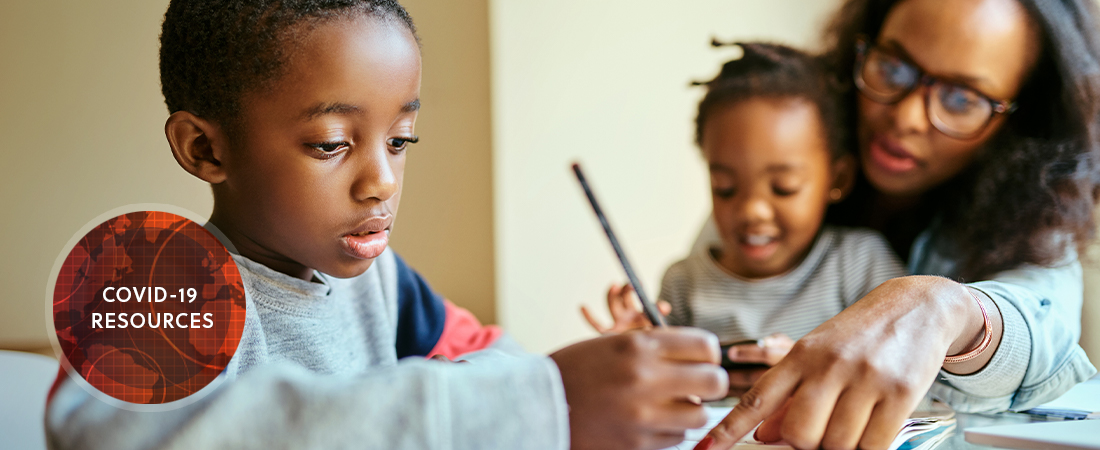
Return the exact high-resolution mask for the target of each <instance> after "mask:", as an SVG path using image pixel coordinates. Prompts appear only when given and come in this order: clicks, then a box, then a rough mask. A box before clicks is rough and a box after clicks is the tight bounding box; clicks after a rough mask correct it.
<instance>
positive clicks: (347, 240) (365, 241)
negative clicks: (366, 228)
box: [340, 230, 390, 259]
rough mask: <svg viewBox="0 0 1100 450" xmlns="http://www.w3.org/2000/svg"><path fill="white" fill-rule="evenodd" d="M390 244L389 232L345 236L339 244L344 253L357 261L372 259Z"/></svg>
mask: <svg viewBox="0 0 1100 450" xmlns="http://www.w3.org/2000/svg"><path fill="white" fill-rule="evenodd" d="M389 242H390V230H382V231H370V232H367V233H364V234H348V235H345V236H344V238H343V239H341V240H340V243H341V244H343V247H344V253H347V254H348V255H349V256H352V257H354V258H359V259H374V258H377V257H379V256H380V255H382V252H384V251H386V245H388V244H389Z"/></svg>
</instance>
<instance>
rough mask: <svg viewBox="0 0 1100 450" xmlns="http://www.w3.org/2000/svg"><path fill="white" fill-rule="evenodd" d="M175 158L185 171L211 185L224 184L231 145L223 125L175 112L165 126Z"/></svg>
mask: <svg viewBox="0 0 1100 450" xmlns="http://www.w3.org/2000/svg"><path fill="white" fill-rule="evenodd" d="M164 135H165V136H166V137H167V138H168V145H170V146H171V147H172V156H174V157H175V158H176V162H177V163H179V165H180V167H183V170H186V171H187V172H188V173H190V174H191V175H194V176H196V177H198V178H199V179H201V180H203V181H205V182H207V183H210V184H218V183H221V182H222V181H225V177H226V174H225V167H224V165H223V163H224V162H225V157H226V156H228V150H229V145H228V142H227V139H226V136H225V133H223V132H222V129H221V127H220V126H218V125H217V124H215V123H214V122H211V121H209V120H206V119H203V118H202V117H199V116H196V115H194V114H192V113H189V112H187V111H176V112H174V113H172V115H171V116H169V117H168V121H167V122H165V123H164Z"/></svg>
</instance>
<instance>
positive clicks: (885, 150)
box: [869, 138, 917, 173]
mask: <svg viewBox="0 0 1100 450" xmlns="http://www.w3.org/2000/svg"><path fill="white" fill-rule="evenodd" d="M870 147H871V148H870V149H869V150H870V156H871V162H873V163H874V164H875V165H876V166H878V168H880V169H882V170H884V171H886V172H892V173H901V172H908V171H910V170H913V169H915V168H917V159H916V158H914V157H913V155H911V154H910V153H909V152H907V151H905V149H903V148H901V146H900V145H897V144H895V143H892V142H890V141H888V140H887V139H885V138H875V139H873V140H872V141H871V146H870Z"/></svg>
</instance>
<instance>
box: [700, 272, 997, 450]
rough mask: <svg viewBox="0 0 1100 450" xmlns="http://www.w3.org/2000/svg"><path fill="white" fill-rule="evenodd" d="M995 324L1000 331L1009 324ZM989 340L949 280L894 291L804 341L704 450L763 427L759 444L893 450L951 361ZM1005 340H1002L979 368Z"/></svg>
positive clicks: (895, 285)
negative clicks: (901, 431) (947, 360)
mask: <svg viewBox="0 0 1100 450" xmlns="http://www.w3.org/2000/svg"><path fill="white" fill-rule="evenodd" d="M986 301H988V299H987V300H986ZM983 302H985V301H983ZM988 304H990V306H989V308H992V311H996V306H995V305H992V301H988ZM989 308H987V309H989ZM990 319H991V320H996V321H997V322H995V323H994V329H995V330H1000V328H999V327H1000V322H999V320H1000V315H999V314H996V313H995V312H993V313H991V314H990ZM983 333H984V320H983V318H982V314H981V310H980V309H979V307H978V305H977V303H976V302H975V301H974V299H973V297H971V295H970V292H969V291H968V288H966V287H965V286H962V285H960V284H957V283H955V282H953V281H951V280H948V279H945V278H939V277H922V276H911V277H903V278H897V279H894V280H890V281H887V282H885V283H883V284H882V285H880V286H879V287H878V288H876V289H875V290H873V291H871V293H869V294H867V296H866V297H864V298H863V299H861V300H860V301H858V302H856V303H855V304H854V305H852V306H850V307H849V308H848V309H845V310H844V311H842V312H841V313H840V314H838V315H837V316H836V317H834V318H832V319H829V320H828V321H826V322H825V323H824V324H822V325H821V326H819V327H817V328H816V329H814V330H813V331H812V332H810V334H807V335H806V336H805V337H803V338H802V339H799V340H798V342H796V343H795V344H794V346H793V347H792V348H791V351H790V353H789V354H788V355H787V356H786V357H785V358H783V359H782V360H781V361H779V363H778V364H776V365H775V367H773V368H772V369H771V370H768V371H767V372H766V373H765V374H763V376H761V377H760V380H759V381H757V382H756V384H755V385H754V386H753V387H752V389H750V390H749V391H748V392H747V393H746V394H745V395H743V396H742V397H741V402H740V403H738V404H737V406H736V407H734V409H733V411H732V412H730V414H729V416H727V417H726V418H725V419H724V420H723V421H722V423H720V424H719V425H718V426H716V427H715V428H714V429H713V430H711V431H710V433H709V434H708V435H707V438H706V439H704V440H703V441H701V442H700V443H699V446H697V447H696V448H697V449H700V450H702V449H710V450H725V449H728V448H730V447H732V446H733V444H734V443H736V442H737V440H738V439H740V438H741V437H742V436H744V435H745V434H747V433H748V432H749V431H750V430H752V429H753V427H755V426H756V425H757V424H760V428H759V429H758V430H757V434H756V438H757V439H759V440H762V441H765V442H774V441H778V440H780V439H782V440H785V441H787V443H789V444H790V445H791V446H793V447H795V448H821V447H824V448H870V449H877V448H887V447H888V446H889V445H890V442H891V441H892V440H893V439H894V436H895V435H897V432H898V430H899V429H900V428H901V425H902V423H903V422H904V421H905V419H906V418H907V417H908V416H909V414H910V413H911V412H912V411H913V409H915V408H916V407H917V404H918V403H919V402H920V400H921V398H923V396H924V395H925V393H926V392H927V391H928V388H929V387H931V385H932V383H933V382H934V381H935V379H936V375H937V373H938V372H939V370H940V367H941V366H943V364H944V357H945V356H947V355H954V354H958V353H962V352H965V351H966V350H967V349H969V348H973V347H972V346H973V342H974V341H975V340H976V339H980V336H982V335H983ZM999 340H1000V333H999V332H998V331H995V333H994V343H993V344H992V345H990V347H989V349H988V350H986V351H985V352H983V354H982V356H981V357H979V358H978V359H975V360H972V361H975V362H974V365H975V366H977V365H978V364H984V362H982V360H988V358H989V357H990V356H992V353H993V352H994V351H996V344H997V343H998V342H999ZM968 363H969V361H968ZM977 367H978V368H980V366H977ZM973 370H977V369H973ZM761 421H763V423H761Z"/></svg>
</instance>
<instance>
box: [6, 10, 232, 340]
mask: <svg viewBox="0 0 1100 450" xmlns="http://www.w3.org/2000/svg"><path fill="white" fill-rule="evenodd" d="M167 4H168V3H167V2H166V1H141V2H81V1H75V0H73V1H57V2H0V61H3V62H2V63H0V149H2V151H0V179H2V180H3V181H2V183H3V189H2V190H0V211H3V214H4V220H3V221H0V242H2V245H3V258H4V263H3V270H2V271H0V286H3V287H4V288H3V291H2V292H0V346H3V347H36V346H49V344H48V341H47V340H46V339H47V337H46V336H47V335H46V332H47V331H46V330H47V328H46V319H45V303H44V302H45V301H46V297H45V289H46V278H47V277H48V275H49V271H50V269H51V267H52V266H53V262H54V260H55V259H56V258H57V257H58V255H59V253H60V252H61V250H62V247H63V246H64V245H65V243H66V242H68V240H69V239H70V238H71V237H72V236H73V233H75V232H76V231H77V230H78V229H79V228H80V227H81V226H83V225H84V224H85V223H87V222H88V221H89V220H91V219H92V218H95V217H96V216H98V215H100V214H102V213H104V212H106V211H107V210H110V209H112V208H115V207H118V206H122V205H127V204H131V203H169V204H174V205H177V206H181V207H184V208H187V209H190V210H192V211H195V212H198V213H200V214H208V213H209V211H210V206H211V200H210V194H209V189H208V188H207V187H206V186H204V185H203V184H202V183H200V182H198V181H197V180H195V179H194V178H192V177H191V176H190V175H188V174H187V173H186V172H184V171H183V170H181V169H180V168H179V167H178V166H176V163H175V161H174V160H173V159H172V157H171V155H170V153H169V151H168V148H167V145H166V144H165V141H164V133H163V131H162V130H163V127H164V119H165V118H166V117H167V116H168V114H167V112H166V110H165V108H164V103H163V100H162V99H161V96H160V82H159V78H158V75H157V35H158V34H159V30H160V21H161V17H162V16H163V15H164V9H165V8H166V6H167Z"/></svg>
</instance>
